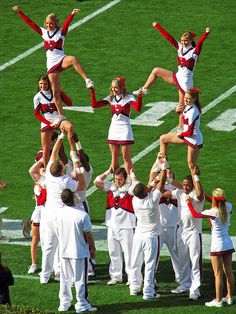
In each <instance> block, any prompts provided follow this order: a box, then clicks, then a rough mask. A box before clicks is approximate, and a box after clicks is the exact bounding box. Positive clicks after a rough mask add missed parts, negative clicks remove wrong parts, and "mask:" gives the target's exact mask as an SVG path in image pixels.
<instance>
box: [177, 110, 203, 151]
mask: <svg viewBox="0 0 236 314" xmlns="http://www.w3.org/2000/svg"><path fill="white" fill-rule="evenodd" d="M182 121H183V126H182V128H183V132H182V133H181V134H180V135H181V137H182V138H183V140H184V141H185V143H186V144H187V145H189V146H191V147H193V148H194V147H198V148H201V147H202V144H203V136H202V132H201V131H200V112H199V110H198V107H197V106H196V105H190V106H189V105H188V106H186V107H185V109H184V111H183V113H182Z"/></svg>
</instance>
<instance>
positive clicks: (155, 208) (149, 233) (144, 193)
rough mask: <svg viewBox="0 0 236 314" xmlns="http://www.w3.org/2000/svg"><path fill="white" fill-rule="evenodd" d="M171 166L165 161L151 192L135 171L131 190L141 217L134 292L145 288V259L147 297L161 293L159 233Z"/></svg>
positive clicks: (134, 258) (133, 264) (134, 252)
mask: <svg viewBox="0 0 236 314" xmlns="http://www.w3.org/2000/svg"><path fill="white" fill-rule="evenodd" d="M167 166H168V163H167V162H166V161H164V163H162V166H161V169H162V171H161V174H160V180H159V178H158V182H157V181H156V179H154V180H153V181H152V182H151V186H152V187H153V189H152V190H151V192H149V189H148V188H147V186H145V185H144V184H142V183H140V182H136V183H135V180H136V178H135V175H134V173H133V172H131V178H132V188H131V191H132V192H133V194H134V198H133V207H134V212H135V215H136V217H137V227H136V229H135V234H134V240H133V249H132V260H131V281H130V295H137V294H139V292H140V290H141V285H142V283H143V276H142V273H141V270H142V266H143V263H145V270H144V287H143V299H144V300H149V299H155V298H159V297H160V295H159V294H157V293H156V291H155V270H156V265H157V262H158V259H159V254H160V237H159V236H160V233H161V224H160V212H159V202H160V198H161V195H162V192H164V185H165V180H166V168H167Z"/></svg>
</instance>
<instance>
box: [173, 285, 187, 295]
mask: <svg viewBox="0 0 236 314" xmlns="http://www.w3.org/2000/svg"><path fill="white" fill-rule="evenodd" d="M188 291H189V290H188V289H183V288H181V287H180V286H179V287H177V288H175V289H172V290H171V293H174V294H180V293H185V292H188Z"/></svg>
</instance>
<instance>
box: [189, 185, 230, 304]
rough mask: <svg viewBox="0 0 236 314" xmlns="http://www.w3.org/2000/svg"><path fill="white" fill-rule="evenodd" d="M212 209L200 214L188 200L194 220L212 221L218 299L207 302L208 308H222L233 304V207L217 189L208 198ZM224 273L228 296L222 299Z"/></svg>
mask: <svg viewBox="0 0 236 314" xmlns="http://www.w3.org/2000/svg"><path fill="white" fill-rule="evenodd" d="M206 199H207V200H208V201H209V202H210V203H211V208H210V209H207V210H204V211H202V212H201V213H198V212H196V211H195V209H194V207H193V205H192V202H191V199H189V198H188V199H187V200H186V201H187V204H188V207H189V209H190V211H191V213H192V215H193V217H194V218H209V219H210V221H211V264H212V268H213V271H214V275H215V292H216V298H215V299H214V300H212V301H210V302H206V303H205V305H206V306H208V307H222V306H223V302H226V303H227V304H228V305H232V304H233V299H232V293H233V289H234V283H235V279H234V274H233V271H232V253H233V252H235V250H234V247H233V242H232V240H231V238H230V236H229V233H228V230H229V225H230V215H231V211H232V205H231V204H230V203H228V202H227V201H226V197H225V192H224V190H222V189H219V188H216V189H215V190H214V191H213V192H212V197H210V196H206ZM223 272H224V273H225V276H226V283H227V295H226V297H224V298H222V290H223Z"/></svg>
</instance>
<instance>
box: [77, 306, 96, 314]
mask: <svg viewBox="0 0 236 314" xmlns="http://www.w3.org/2000/svg"><path fill="white" fill-rule="evenodd" d="M97 310H98V309H97V308H96V307H94V306H92V307H90V308H89V309H87V310H84V311H75V312H76V313H87V312H97Z"/></svg>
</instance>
